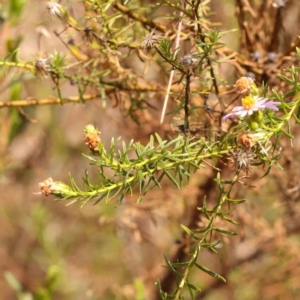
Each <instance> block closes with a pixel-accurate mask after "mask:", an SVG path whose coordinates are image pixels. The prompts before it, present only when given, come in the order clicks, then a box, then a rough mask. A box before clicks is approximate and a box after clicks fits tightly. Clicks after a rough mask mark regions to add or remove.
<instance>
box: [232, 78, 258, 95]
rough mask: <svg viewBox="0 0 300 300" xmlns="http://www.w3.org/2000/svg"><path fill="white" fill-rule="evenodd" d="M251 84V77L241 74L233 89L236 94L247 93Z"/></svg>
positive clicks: (252, 82)
mask: <svg viewBox="0 0 300 300" xmlns="http://www.w3.org/2000/svg"><path fill="white" fill-rule="evenodd" d="M253 84H254V81H253V79H252V78H251V77H245V76H243V77H241V78H240V79H238V80H237V82H236V83H235V91H236V92H237V93H238V94H246V93H249V92H250V90H251V87H252V85H253Z"/></svg>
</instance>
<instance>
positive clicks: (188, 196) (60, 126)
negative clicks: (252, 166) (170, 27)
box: [0, 0, 300, 300]
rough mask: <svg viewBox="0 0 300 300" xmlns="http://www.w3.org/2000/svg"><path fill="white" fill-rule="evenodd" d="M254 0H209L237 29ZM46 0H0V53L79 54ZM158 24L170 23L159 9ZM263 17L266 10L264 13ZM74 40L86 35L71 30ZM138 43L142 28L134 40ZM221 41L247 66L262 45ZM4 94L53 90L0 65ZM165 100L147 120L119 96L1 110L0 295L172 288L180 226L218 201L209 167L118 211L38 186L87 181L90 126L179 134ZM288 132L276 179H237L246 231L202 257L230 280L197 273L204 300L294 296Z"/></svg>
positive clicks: (135, 65)
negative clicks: (205, 202) (69, 200)
mask: <svg viewBox="0 0 300 300" xmlns="http://www.w3.org/2000/svg"><path fill="white" fill-rule="evenodd" d="M146 2H147V1H146ZM146 2H145V3H146ZM150 2H151V1H149V3H150ZM244 2H246V4H245V3H244ZM249 2H250V4H249V3H248V1H242V0H241V1H236V2H234V1H217V0H214V1H211V3H210V5H209V6H210V9H211V10H210V11H208V12H207V13H208V14H209V15H210V18H211V20H212V21H213V22H215V25H216V26H217V29H218V30H224V31H225V30H231V29H234V28H237V29H238V28H239V27H240V25H239V19H238V18H237V16H236V12H237V11H238V8H237V7H239V6H238V4H239V3H240V4H241V3H242V4H241V5H244V7H245V8H246V9H245V11H244V12H245V13H249V12H250V15H252V14H254V15H255V14H256V16H255V17H256V19H255V18H254V17H253V16H252V17H253V19H252V21H253V20H257V18H258V17H259V16H257V14H258V13H259V12H257V11H255V10H254V7H252V6H251V3H252V1H249ZM257 2H259V1H253V3H257ZM264 2H266V3H267V4H266V9H267V8H268V9H269V11H264V13H266V14H268V15H269V19H268V20H271V21H272V20H273V19H274V20H275V17H276V13H277V11H276V8H274V7H273V6H272V4H273V2H276V1H267V0H266V1H264ZM277 2H278V1H277ZM138 3H140V5H143V2H138ZM247 3H248V4H247ZM46 4H47V2H45V1H36V0H29V1H23V0H18V1H17V0H10V1H8V0H4V1H2V3H0V57H1V59H5V57H6V56H7V55H8V53H12V52H13V51H14V50H15V49H17V48H19V51H18V52H16V55H18V58H19V59H20V60H21V61H24V62H28V61H31V62H32V61H33V64H34V60H35V59H37V57H41V56H43V55H44V54H45V53H54V51H58V52H61V53H63V54H64V55H66V57H67V59H68V60H69V61H70V62H71V61H72V57H71V56H70V53H69V52H68V49H66V47H65V45H64V44H63V43H62V42H61V40H60V39H58V38H57V37H56V36H55V35H54V33H53V31H54V30H56V31H57V32H60V31H62V30H64V29H65V25H64V24H63V23H62V22H61V21H60V20H57V19H56V20H52V19H51V18H49V17H48V15H47V13H46ZM61 5H63V6H64V7H66V8H67V9H68V11H69V13H70V14H71V15H72V17H73V18H74V19H76V20H81V21H82V22H83V21H84V13H85V7H84V5H83V4H82V3H80V2H78V1H61ZM253 5H254V4H253ZM299 6H300V4H299V0H295V1H292V0H291V1H288V2H287V3H286V5H285V7H284V12H283V15H282V24H283V26H281V27H280V28H279V29H278V30H279V32H280V35H279V37H280V41H279V42H280V45H281V52H282V53H284V51H286V50H287V49H288V48H289V45H290V44H291V43H292V42H293V40H294V39H295V38H296V36H297V34H298V35H299V29H300V23H299V20H300V7H299ZM251 7H252V8H253V12H251ZM212 12H214V13H212ZM156 20H159V21H160V22H162V23H164V24H168V20H167V19H163V17H162V16H160V17H157V19H156ZM248 21H249V20H248ZM264 21H265V22H266V19H265V18H264V17H262V18H261V19H259V22H262V23H263V22H264ZM249 22H250V21H249ZM256 25H257V24H256ZM253 30H254V29H253ZM41 32H46V33H43V34H42V33H41ZM142 33H143V32H142ZM71 37H72V38H74V39H75V41H76V39H77V40H81V37H78V36H77V35H76V33H74V32H73V33H70V36H69V38H71ZM264 37H265V36H263V35H262V36H259V37H256V38H257V39H258V40H259V39H260V40H262V39H263V38H264ZM142 38H143V35H142V34H141V39H140V40H138V39H137V41H138V42H140V41H141V40H142ZM265 38H267V37H265ZM222 40H223V42H224V43H226V45H227V46H226V47H228V48H231V49H233V50H232V51H237V52H239V53H242V52H243V53H244V54H245V57H247V59H248V61H249V62H251V63H253V61H255V58H254V59H253V53H254V52H255V51H256V50H257V49H248V50H247V49H246V48H245V47H244V48H242V46H243V45H242V42H243V41H242V31H241V30H240V29H238V30H237V31H235V32H230V33H228V34H227V35H225V36H224V37H223V39H222ZM282 45H283V46H282ZM254 50H255V51H254ZM183 54H184V53H183ZM262 55H265V56H266V55H267V52H265V53H262ZM298 62H299V61H298ZM270 63H271V62H269V64H270ZM124 65H126V68H128V69H132V70H134V71H135V72H137V73H138V74H141V76H144V78H145V80H154V81H157V82H164V84H166V83H167V78H168V77H167V76H163V75H161V74H160V73H159V70H155V68H154V69H153V70H152V71H151V72H148V73H147V74H146V75H145V74H144V73H143V70H144V67H145V66H144V64H143V63H142V62H141V61H140V60H138V59H137V58H136V57H134V56H133V57H131V58H130V59H128V60H126V62H125V63H124ZM265 65H266V64H265ZM251 66H252V65H250V66H249V68H250V69H251ZM287 67H288V64H287ZM270 68H271V67H270V66H267V67H266V69H267V70H270ZM245 70H246V71H247V68H246V69H245ZM225 74H226V82H227V83H226V84H227V85H228V86H231V87H232V86H233V84H234V82H235V80H236V79H237V78H238V74H237V73H236V72H235V71H234V69H233V68H232V66H230V65H227V66H226V65H225V66H224V67H222V68H220V73H219V75H220V77H223V78H224V77H225ZM258 74H259V73H258ZM268 74H269V73H268ZM272 74H273V73H272ZM275 75H276V74H275ZM268 78H271V79H272V78H274V77H272V76H271V75H270V77H268ZM271 82H272V81H271ZM273 83H274V82H273ZM276 84H277V82H275V83H274V86H275V85H276ZM277 88H280V85H277ZM0 91H1V93H0V95H1V97H0V98H1V99H0V101H2V102H5V101H14V100H22V99H29V97H31V98H30V99H44V98H51V97H57V92H56V91H55V89H54V84H53V81H51V79H50V78H44V79H37V78H36V77H35V76H34V75H33V74H31V73H24V72H22V70H20V69H17V68H13V69H9V70H7V69H4V68H1V69H0ZM61 91H62V93H63V95H64V97H72V96H77V95H78V90H77V87H75V86H73V85H71V84H64V85H63V86H62V88H61ZM163 99H164V95H160V96H157V97H156V98H155V99H154V100H153V102H151V104H152V106H153V107H152V106H151V107H150V108H148V110H144V111H142V112H140V115H138V117H139V120H140V124H138V123H137V122H135V121H133V120H132V119H131V118H129V117H128V116H126V114H124V111H125V110H124V109H123V108H122V107H119V106H118V107H115V105H113V103H108V104H107V105H106V107H103V102H102V101H101V100H99V99H98V100H96V101H87V102H86V103H77V104H72V103H70V104H64V105H45V106H35V107H26V108H23V109H18V108H1V110H0V228H1V230H0V299H26V300H30V299H68V300H69V299H70V300H71V299H74V300H77V299H78V300H79V299H107V300H109V299H138V300H141V299H159V297H158V295H157V291H156V287H155V284H154V283H155V281H157V280H158V279H160V280H161V282H162V284H163V286H164V287H165V288H166V289H169V288H171V287H172V286H173V284H174V282H175V281H174V280H175V278H173V277H172V275H171V274H169V271H168V270H167V269H165V268H163V265H165V261H164V258H163V255H164V254H166V255H167V256H168V257H169V258H176V257H177V258H178V259H182V258H184V257H185V256H186V255H187V253H188V251H189V246H190V244H189V243H190V241H189V240H188V238H187V237H186V236H184V235H183V234H182V230H181V227H180V224H184V225H186V226H188V225H189V224H190V223H191V222H192V223H193V222H194V224H198V225H201V222H203V220H201V218H200V217H199V216H198V215H195V211H196V207H197V206H199V203H200V202H201V199H203V196H204V195H207V199H213V198H214V195H215V193H216V190H215V188H214V186H213V185H212V181H211V180H212V178H213V172H214V171H213V170H211V169H210V168H207V169H205V170H203V169H202V170H200V171H198V172H196V173H195V175H194V176H193V177H192V180H191V181H190V183H189V184H188V185H187V186H186V187H185V188H184V189H183V190H180V191H178V190H176V189H175V188H174V187H173V186H171V184H170V183H169V182H167V181H166V182H164V183H163V184H164V185H163V187H164V188H163V189H162V190H157V189H154V190H152V191H150V192H149V193H148V194H147V195H146V197H145V198H144V200H143V202H142V203H140V204H138V205H137V204H136V199H137V193H134V194H133V196H130V195H128V196H127V197H126V199H125V201H124V202H123V203H122V204H121V205H119V206H118V207H116V202H110V203H108V204H106V203H104V202H103V203H102V202H100V203H99V204H97V205H95V206H93V205H92V202H89V203H88V204H86V205H85V206H84V207H83V208H80V205H79V204H73V205H71V206H65V204H66V203H65V202H54V201H53V200H54V198H53V197H52V196H49V197H45V196H43V195H39V194H36V193H38V192H39V187H38V183H39V182H42V181H43V180H45V179H47V178H49V177H52V178H53V180H59V181H63V182H66V183H68V182H69V181H68V178H69V177H68V176H69V175H68V174H69V173H70V174H72V176H73V177H74V178H75V181H76V182H77V183H79V184H80V182H81V178H82V176H83V175H84V171H85V170H88V171H89V173H90V174H91V177H92V176H93V175H94V176H96V174H97V170H96V169H95V167H93V166H90V165H89V162H88V161H87V160H86V159H84V157H83V156H82V153H89V152H88V149H87V147H86V145H85V144H84V134H83V128H84V126H86V125H88V124H90V123H92V124H94V125H95V126H97V127H98V128H99V130H100V131H101V138H102V140H103V141H104V143H105V144H107V145H109V143H110V140H111V138H112V137H115V138H116V137H121V139H122V140H124V141H126V142H128V141H130V140H131V139H134V140H135V141H140V142H141V143H142V144H146V143H147V141H148V140H149V136H150V134H153V133H154V132H158V133H160V134H161V135H162V136H165V137H167V134H170V135H172V136H174V137H175V136H176V135H177V134H178V133H176V132H172V130H171V118H170V117H167V118H166V120H165V123H164V125H160V124H159V122H158V119H159V116H160V111H161V107H162V103H163ZM171 105H172V104H171ZM138 113H139V112H138ZM292 132H293V134H294V136H295V139H294V142H293V148H292V147H291V144H290V141H289V140H282V141H281V146H282V147H283V154H282V157H281V160H280V161H279V163H280V164H281V165H282V166H283V168H284V170H282V169H280V168H279V167H276V166H274V167H273V168H272V170H271V173H270V175H269V176H267V177H264V178H260V177H261V176H262V175H263V174H264V172H265V171H266V169H263V168H262V169H261V172H253V173H251V174H250V176H251V180H248V181H247V183H248V184H249V185H246V184H245V185H242V184H241V185H240V186H239V188H238V189H237V190H236V191H235V197H236V198H246V199H247V201H246V202H245V203H244V204H242V205H239V206H238V208H237V209H236V211H234V213H233V218H234V219H235V220H237V221H238V222H239V224H240V225H239V226H238V227H233V228H234V230H235V231H237V232H238V233H239V235H238V236H235V237H229V238H228V239H225V238H222V243H221V245H220V248H219V249H218V250H219V251H220V253H221V256H222V258H221V259H219V258H218V257H217V256H216V255H213V254H211V253H210V252H208V251H206V250H203V252H202V254H201V258H200V260H201V262H202V263H204V264H205V266H206V267H208V268H210V269H211V270H214V271H216V272H218V273H219V274H221V275H222V276H223V277H225V278H226V279H227V283H226V284H225V283H222V282H220V281H217V280H216V279H214V278H212V277H209V276H208V275H206V274H204V273H202V272H199V271H197V270H196V272H194V274H193V280H194V281H195V282H197V284H198V285H200V286H201V287H202V290H203V292H202V293H201V294H200V296H199V298H197V299H205V300H212V299H220V300H223V299H224V300H225V299H232V300H234V299H239V300H252V299H265V300H267V299H272V300H274V299H284V300H289V299H291V300H292V299H295V300H296V299H299V294H300V284H299V276H300V251H299V246H300V218H299V216H300V215H299V214H300V203H299V185H300V182H299V178H300V177H299V175H300V174H299V172H300V171H299V170H300V165H299V153H300V151H299V150H300V141H299V134H298V132H299V129H298V130H297V129H296V128H294V127H293V129H292ZM227 172H230V170H229V171H228V170H227ZM225 174H226V173H225ZM171 290H172V289H171ZM186 299H189V296H187V298H186Z"/></svg>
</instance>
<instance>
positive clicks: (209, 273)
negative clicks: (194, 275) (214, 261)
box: [195, 264, 226, 282]
mask: <svg viewBox="0 0 300 300" xmlns="http://www.w3.org/2000/svg"><path fill="white" fill-rule="evenodd" d="M195 265H196V266H197V267H198V268H199V269H200V270H202V271H203V272H205V273H207V274H208V275H210V276H212V277H215V278H217V279H219V280H221V281H223V282H226V279H225V278H224V277H222V276H221V275H219V274H217V273H215V272H213V271H211V270H209V269H207V268H205V267H203V266H201V265H199V264H195Z"/></svg>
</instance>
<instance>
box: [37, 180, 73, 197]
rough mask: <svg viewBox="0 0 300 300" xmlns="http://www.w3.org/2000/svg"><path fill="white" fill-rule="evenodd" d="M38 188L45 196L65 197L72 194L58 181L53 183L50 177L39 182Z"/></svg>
mask: <svg viewBox="0 0 300 300" xmlns="http://www.w3.org/2000/svg"><path fill="white" fill-rule="evenodd" d="M39 188H40V189H41V191H42V194H44V195H45V196H49V195H56V196H60V197H65V196H67V195H70V194H71V193H72V190H71V189H70V188H69V187H68V186H67V185H65V184H64V183H62V182H59V181H53V180H52V178H51V177H50V178H48V179H46V180H45V181H43V182H40V183H39Z"/></svg>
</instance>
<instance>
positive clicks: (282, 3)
mask: <svg viewBox="0 0 300 300" xmlns="http://www.w3.org/2000/svg"><path fill="white" fill-rule="evenodd" d="M286 2H287V1H286V0H276V1H275V2H273V4H272V6H273V7H275V8H282V7H285V4H286Z"/></svg>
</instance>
